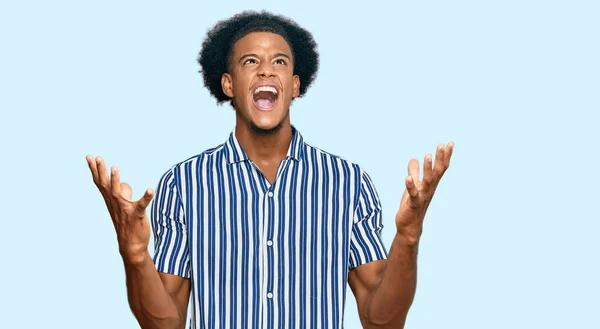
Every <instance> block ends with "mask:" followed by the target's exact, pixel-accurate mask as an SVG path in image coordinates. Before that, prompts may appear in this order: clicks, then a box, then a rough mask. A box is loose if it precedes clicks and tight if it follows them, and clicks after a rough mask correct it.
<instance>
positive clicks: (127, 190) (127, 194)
mask: <svg viewBox="0 0 600 329" xmlns="http://www.w3.org/2000/svg"><path fill="white" fill-rule="evenodd" d="M121 195H122V196H123V197H124V198H125V199H127V200H129V201H131V199H132V197H133V191H132V190H131V186H129V184H127V183H125V182H121Z"/></svg>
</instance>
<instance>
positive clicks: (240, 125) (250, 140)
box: [235, 115, 292, 163]
mask: <svg viewBox="0 0 600 329" xmlns="http://www.w3.org/2000/svg"><path fill="white" fill-rule="evenodd" d="M235 138H236V139H237V140H238V142H239V143H240V146H241V147H242V148H243V149H244V152H246V154H247V155H248V157H249V158H250V160H252V161H253V162H255V163H271V162H276V163H279V161H281V160H283V159H285V157H286V155H287V151H288V149H289V147H290V143H291V142H292V126H291V124H290V120H289V115H288V116H287V118H286V119H284V120H283V121H282V122H281V123H280V124H279V125H278V128H275V129H269V130H262V129H260V128H258V127H255V126H254V125H252V124H251V123H250V122H248V121H245V120H240V118H238V119H237V122H236V125H235Z"/></svg>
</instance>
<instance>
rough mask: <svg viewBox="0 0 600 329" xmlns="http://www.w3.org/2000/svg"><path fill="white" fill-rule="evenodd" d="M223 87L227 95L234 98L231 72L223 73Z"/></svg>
mask: <svg viewBox="0 0 600 329" xmlns="http://www.w3.org/2000/svg"><path fill="white" fill-rule="evenodd" d="M221 88H222V89H223V93H224V94H225V95H227V97H229V98H233V79H232V78H231V74H229V73H223V75H222V76H221Z"/></svg>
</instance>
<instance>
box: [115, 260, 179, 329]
mask: <svg viewBox="0 0 600 329" xmlns="http://www.w3.org/2000/svg"><path fill="white" fill-rule="evenodd" d="M125 274H126V277H127V297H128V300H129V306H130V307H131V311H132V312H133V314H134V315H135V317H136V319H137V320H138V322H139V324H140V326H141V327H142V328H144V329H146V328H148V329H150V328H152V329H155V328H156V329H158V328H160V329H163V328H173V329H175V328H185V320H186V317H187V306H188V301H189V298H190V280H189V279H187V278H184V277H180V276H176V275H171V274H166V273H159V272H157V271H156V267H155V266H154V263H153V262H152V259H151V258H150V255H146V257H144V259H143V260H142V261H141V262H140V263H136V264H127V263H125Z"/></svg>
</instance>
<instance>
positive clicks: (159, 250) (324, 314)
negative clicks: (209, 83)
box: [151, 126, 387, 329]
mask: <svg viewBox="0 0 600 329" xmlns="http://www.w3.org/2000/svg"><path fill="white" fill-rule="evenodd" d="M292 132H293V137H292V142H291V143H290V146H289V148H288V152H287V157H286V158H285V159H284V160H282V161H281V163H280V165H279V169H278V171H277V176H276V179H275V181H274V183H273V185H271V184H270V183H269V181H268V180H267V178H266V177H265V176H264V175H263V174H262V173H261V171H260V170H259V168H258V167H257V166H256V164H255V163H254V162H252V161H251V160H250V159H249V158H248V156H247V155H246V153H245V152H244V150H243V149H242V148H241V146H240V144H239V142H238V141H237V139H236V137H235V134H234V133H231V135H230V137H229V139H228V140H227V141H226V142H225V143H223V144H221V145H219V146H217V147H215V148H211V149H209V150H206V151H205V152H203V153H201V154H199V155H197V156H194V157H192V158H189V159H187V160H185V161H183V162H180V163H178V164H176V165H175V166H173V167H172V168H171V169H170V170H169V171H167V172H166V173H165V174H164V175H163V176H162V178H161V179H160V182H159V184H158V187H157V189H156V196H155V198H154V201H153V202H152V206H151V220H152V225H153V229H154V238H155V253H154V257H153V258H154V262H155V265H156V267H157V270H158V271H159V272H164V273H169V274H173V275H178V276H182V277H186V278H190V279H191V286H192V288H191V312H192V314H191V321H190V328H194V329H200V328H202V329H213V328H232V329H237V328H251V329H259V328H260V329H265V328H322V329H330V328H343V313H344V306H345V300H346V286H347V285H346V283H347V278H348V271H349V270H351V269H352V268H354V267H356V266H359V265H361V264H365V263H368V262H371V261H374V260H379V259H385V258H386V257H387V252H386V249H385V247H384V245H383V243H382V241H381V235H380V233H381V230H382V228H383V223H382V219H381V205H380V201H379V197H378V195H377V192H376V190H375V187H374V186H373V182H372V181H371V179H370V177H369V175H368V174H367V173H366V172H365V171H364V170H363V169H362V168H361V167H359V166H358V165H356V164H353V163H351V162H349V161H346V160H344V159H341V158H340V157H338V156H335V155H332V154H329V153H327V152H324V151H322V150H320V149H318V148H316V147H314V146H311V145H309V144H307V143H305V142H304V141H303V138H302V136H301V135H300V133H299V132H298V131H297V129H296V128H295V127H294V126H292Z"/></svg>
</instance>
